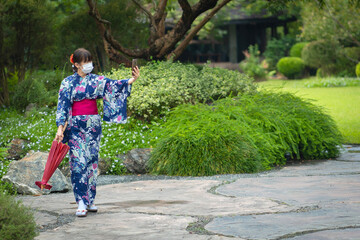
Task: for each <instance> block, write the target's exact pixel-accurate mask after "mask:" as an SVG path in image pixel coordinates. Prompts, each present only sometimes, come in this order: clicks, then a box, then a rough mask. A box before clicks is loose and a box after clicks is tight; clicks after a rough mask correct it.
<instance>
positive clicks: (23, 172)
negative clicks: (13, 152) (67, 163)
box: [2, 152, 71, 194]
mask: <svg viewBox="0 0 360 240" xmlns="http://www.w3.org/2000/svg"><path fill="white" fill-rule="evenodd" d="M47 157H48V153H44V152H36V153H32V154H28V155H27V156H26V157H24V158H23V159H21V160H19V161H13V162H11V163H10V165H9V169H8V172H7V174H6V175H5V176H4V177H3V178H2V180H3V181H5V182H9V183H11V184H13V185H15V187H16V188H17V191H18V193H20V194H39V193H40V189H39V188H38V187H37V186H36V185H35V181H41V179H42V176H43V173H44V169H45V165H46V161H47ZM49 184H51V185H52V186H53V187H52V188H51V190H50V191H49V190H44V191H43V193H49V192H67V191H68V190H69V189H71V185H70V184H69V182H68V180H67V179H66V178H65V176H64V175H63V174H62V173H61V171H60V170H59V169H56V171H55V173H54V175H53V176H52V177H51V179H50V181H49Z"/></svg>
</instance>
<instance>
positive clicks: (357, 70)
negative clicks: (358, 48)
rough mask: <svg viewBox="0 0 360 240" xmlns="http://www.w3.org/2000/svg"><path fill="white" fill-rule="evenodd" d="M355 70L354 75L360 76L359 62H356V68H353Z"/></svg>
mask: <svg viewBox="0 0 360 240" xmlns="http://www.w3.org/2000/svg"><path fill="white" fill-rule="evenodd" d="M355 72H356V76H357V77H360V63H358V64H357V65H356V70H355Z"/></svg>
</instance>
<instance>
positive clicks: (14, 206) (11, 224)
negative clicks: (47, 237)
mask: <svg viewBox="0 0 360 240" xmlns="http://www.w3.org/2000/svg"><path fill="white" fill-rule="evenodd" d="M0 236H1V239H3V240H13V239H34V237H36V236H37V232H36V222H35V220H34V216H33V212H32V210H31V208H29V207H25V206H24V205H23V204H22V203H21V202H19V201H16V199H15V198H14V197H13V196H10V195H6V194H4V193H2V192H0Z"/></svg>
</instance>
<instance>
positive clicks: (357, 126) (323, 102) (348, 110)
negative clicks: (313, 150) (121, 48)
mask: <svg viewBox="0 0 360 240" xmlns="http://www.w3.org/2000/svg"><path fill="white" fill-rule="evenodd" d="M316 81H319V80H317V79H316V78H314V79H304V80H268V81H264V82H259V83H258V85H259V87H260V89H272V90H275V91H287V92H292V93H294V94H295V95H297V96H299V97H302V98H304V99H312V100H314V101H313V103H314V104H316V105H319V106H323V107H324V108H325V109H326V112H327V113H328V114H329V115H330V116H332V117H333V118H334V120H335V121H336V123H337V125H338V127H339V129H340V131H341V133H342V134H343V136H344V140H345V143H352V144H360V86H351V87H316V88H309V87H306V86H307V85H308V84H309V83H313V82H316Z"/></svg>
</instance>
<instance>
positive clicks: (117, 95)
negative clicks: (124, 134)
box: [103, 78, 131, 123]
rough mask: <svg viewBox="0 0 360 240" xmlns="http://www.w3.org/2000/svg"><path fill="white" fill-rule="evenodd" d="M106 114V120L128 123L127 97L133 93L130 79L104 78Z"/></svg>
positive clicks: (104, 117)
mask: <svg viewBox="0 0 360 240" xmlns="http://www.w3.org/2000/svg"><path fill="white" fill-rule="evenodd" d="M104 81H105V86H104V93H103V103H104V104H103V105H104V116H103V120H104V121H106V122H115V123H126V121H127V113H126V109H127V97H129V96H130V93H131V84H129V79H124V80H111V79H108V78H104Z"/></svg>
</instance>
